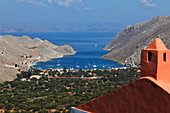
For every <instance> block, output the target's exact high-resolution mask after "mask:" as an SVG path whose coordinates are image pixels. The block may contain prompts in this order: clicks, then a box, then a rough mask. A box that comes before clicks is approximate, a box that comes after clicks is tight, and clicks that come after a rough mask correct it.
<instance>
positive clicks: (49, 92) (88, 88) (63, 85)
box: [0, 68, 139, 113]
mask: <svg viewBox="0 0 170 113" xmlns="http://www.w3.org/2000/svg"><path fill="white" fill-rule="evenodd" d="M137 70H138V69H136V68H129V69H119V70H109V69H105V70H93V71H90V70H89V71H84V70H81V69H80V70H79V71H78V72H67V71H64V73H63V74H61V75H60V76H68V77H72V76H77V77H80V76H82V75H85V76H87V77H89V76H94V75H95V77H98V78H97V79H92V80H83V79H48V78H47V77H46V76H43V77H42V78H41V79H32V80H28V78H27V80H26V81H21V80H20V79H21V78H17V79H16V80H14V81H11V82H4V83H1V84H0V109H3V110H5V112H12V111H11V110H13V112H22V113H29V112H38V113H48V112H55V113H60V112H64V113H65V112H70V111H69V110H70V107H74V106H77V105H80V104H82V103H85V102H87V101H89V100H91V99H94V98H96V97H99V96H101V95H104V94H106V93H108V92H110V91H112V90H114V89H116V88H118V87H121V86H123V85H125V84H128V83H130V82H133V81H135V80H136V79H138V78H139V73H137ZM50 71H51V70H50ZM39 72H40V71H39ZM51 73H56V71H55V72H53V71H51ZM89 73H90V74H89ZM22 74H25V75H27V74H26V73H22ZM22 74H21V75H19V76H18V77H23V76H24V75H22ZM28 74H30V73H28ZM36 74H38V73H36Z"/></svg>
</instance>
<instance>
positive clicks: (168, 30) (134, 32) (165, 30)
mask: <svg viewBox="0 0 170 113" xmlns="http://www.w3.org/2000/svg"><path fill="white" fill-rule="evenodd" d="M154 38H160V39H162V41H163V42H164V43H165V45H166V47H167V48H168V49H170V16H157V17H154V18H152V19H151V20H150V21H148V22H143V23H139V24H135V25H129V26H127V27H125V28H124V29H123V30H122V31H120V32H119V33H118V34H117V35H116V36H115V37H114V38H113V40H112V41H111V42H110V43H109V44H108V45H107V46H106V47H105V48H104V49H105V50H108V51H111V52H110V53H108V54H106V55H104V56H103V58H104V59H109V60H114V61H117V62H120V63H123V64H127V65H139V64H140V55H141V49H144V48H146V47H147V46H148V45H149V44H150V43H151V41H152V40H153V39H154Z"/></svg>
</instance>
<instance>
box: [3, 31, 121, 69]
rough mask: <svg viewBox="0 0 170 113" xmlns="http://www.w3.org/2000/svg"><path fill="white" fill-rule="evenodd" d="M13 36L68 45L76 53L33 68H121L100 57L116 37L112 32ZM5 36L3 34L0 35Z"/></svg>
mask: <svg viewBox="0 0 170 113" xmlns="http://www.w3.org/2000/svg"><path fill="white" fill-rule="evenodd" d="M10 34H11V35H14V36H22V35H28V36H30V37H31V38H35V37H38V38H40V39H43V40H44V39H46V40H48V41H50V42H52V43H53V44H56V45H66V44H67V45H70V46H72V47H73V49H74V50H75V51H77V53H76V54H75V55H71V56H70V55H69V56H64V57H63V58H58V59H52V60H50V61H47V62H38V63H37V64H36V65H34V67H35V68H40V69H48V68H63V67H66V68H74V69H80V68H81V69H93V68H96V69H102V68H112V67H123V66H124V65H121V64H120V63H117V62H114V61H110V60H105V59H102V58H101V57H102V56H103V55H105V54H107V53H108V51H104V50H103V48H104V47H105V45H107V44H108V43H109V42H110V41H111V40H112V39H113V37H114V36H115V35H116V33H114V32H69V33H63V32H62V33H59V32H56V33H10ZM1 35H5V34H1Z"/></svg>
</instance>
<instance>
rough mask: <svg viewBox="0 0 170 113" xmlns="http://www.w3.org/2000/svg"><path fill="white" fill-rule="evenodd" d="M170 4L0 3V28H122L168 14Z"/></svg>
mask: <svg viewBox="0 0 170 113" xmlns="http://www.w3.org/2000/svg"><path fill="white" fill-rule="evenodd" d="M169 5H170V0H163V1H162V0H0V15H1V16H0V24H3V25H26V24H40V25H48V26H53V25H57V24H65V23H71V24H75V23H80V24H87V23H88V24H89V23H90V24H92V23H94V24H95V23H101V24H102V23H114V24H122V25H124V26H126V25H129V24H135V23H138V22H144V21H148V20H150V19H151V18H152V17H155V16H165V15H169V13H170V7H169Z"/></svg>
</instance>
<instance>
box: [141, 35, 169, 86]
mask: <svg viewBox="0 0 170 113" xmlns="http://www.w3.org/2000/svg"><path fill="white" fill-rule="evenodd" d="M148 76H149V77H153V78H154V79H156V80H157V81H163V82H166V83H170V50H168V49H167V48H166V47H165V45H164V43H163V42H162V41H161V39H159V38H155V39H154V41H153V42H152V43H151V44H150V45H149V46H148V47H147V48H146V49H144V50H142V52H141V77H148Z"/></svg>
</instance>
